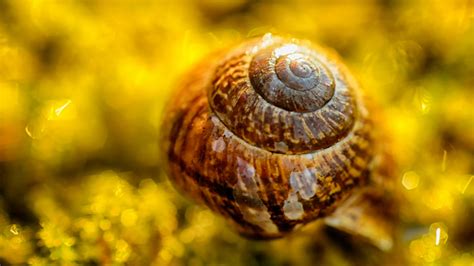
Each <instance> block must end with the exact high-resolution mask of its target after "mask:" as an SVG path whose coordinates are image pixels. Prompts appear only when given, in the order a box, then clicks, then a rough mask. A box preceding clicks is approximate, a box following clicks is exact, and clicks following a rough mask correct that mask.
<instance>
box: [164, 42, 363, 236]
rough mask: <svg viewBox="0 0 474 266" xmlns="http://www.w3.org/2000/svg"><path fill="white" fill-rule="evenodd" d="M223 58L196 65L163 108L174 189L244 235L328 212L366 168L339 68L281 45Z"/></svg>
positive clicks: (313, 52) (354, 100)
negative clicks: (197, 202) (212, 211)
mask: <svg viewBox="0 0 474 266" xmlns="http://www.w3.org/2000/svg"><path fill="white" fill-rule="evenodd" d="M221 56H222V54H217V55H215V57H211V58H209V59H208V60H207V61H203V62H202V64H200V65H198V66H196V68H195V69H193V71H191V72H190V74H189V75H188V79H186V80H185V81H186V83H185V85H184V86H183V87H182V88H181V90H180V91H179V93H180V95H179V97H176V98H175V100H176V102H175V103H174V104H172V105H170V110H169V112H168V113H169V114H170V118H171V120H170V123H169V124H171V129H170V130H169V132H168V134H169V136H168V142H167V143H169V144H170V145H169V146H167V147H168V148H166V149H167V153H168V158H169V161H170V163H169V165H170V177H171V179H172V180H173V181H174V184H175V185H176V186H178V187H179V188H181V189H182V190H183V191H185V192H186V193H187V194H188V195H190V196H192V197H193V198H194V199H197V200H199V201H200V202H203V203H205V204H206V205H207V206H209V207H210V208H211V209H212V210H214V211H215V212H218V213H221V214H222V215H223V216H225V217H227V218H229V220H230V221H231V222H233V223H234V224H235V225H236V227H237V229H238V230H239V231H240V232H241V233H243V234H245V235H248V236H251V237H263V238H269V237H270V238H271V237H278V236H281V235H283V234H284V233H286V232H289V231H291V230H293V228H294V227H295V226H296V225H297V224H302V223H307V222H309V221H312V220H314V219H317V218H319V217H324V216H327V215H329V214H330V213H332V212H333V211H334V209H335V208H337V206H338V204H339V202H341V201H342V200H343V199H345V198H347V197H348V196H349V195H350V194H351V192H352V191H353V190H354V189H355V188H356V187H358V186H361V185H362V184H363V183H364V182H365V181H366V180H367V177H368V171H369V170H368V168H369V166H368V165H369V164H370V162H371V160H372V150H371V143H372V140H371V136H370V131H371V123H370V121H369V119H368V113H367V110H366V109H365V106H364V103H363V101H362V98H361V97H359V95H357V91H356V90H357V88H356V87H355V86H356V85H355V84H354V83H353V82H351V81H350V80H348V79H347V76H349V74H348V72H347V71H346V70H345V69H344V68H343V65H342V63H340V62H338V61H336V59H333V58H332V57H330V56H329V55H327V53H326V52H325V51H322V50H321V51H320V50H318V48H314V47H313V46H311V45H310V44H306V43H301V42H298V41H292V40H291V41H289V40H286V39H282V38H278V37H272V38H265V37H264V38H263V39H256V40H252V41H249V42H246V43H244V44H242V45H241V46H237V47H233V48H232V49H230V50H227V51H225V54H224V55H223V56H222V57H221ZM210 62H211V63H210ZM209 107H210V108H209Z"/></svg>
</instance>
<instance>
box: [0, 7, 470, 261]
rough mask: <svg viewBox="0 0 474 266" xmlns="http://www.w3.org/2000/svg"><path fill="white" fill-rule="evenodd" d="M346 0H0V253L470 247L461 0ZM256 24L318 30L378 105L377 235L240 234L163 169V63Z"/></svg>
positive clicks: (78, 256) (67, 257) (273, 256)
mask: <svg viewBox="0 0 474 266" xmlns="http://www.w3.org/2000/svg"><path fill="white" fill-rule="evenodd" d="M350 3H352V2H349V1H344V2H340V1H335V2H333V1H331V2H330V1H291V2H283V1H281V2H279V1H278V2H270V1H263V0H262V1H246V0H232V1H220V0H204V1H196V2H194V1H186V0H174V1H166V2H165V1H153V2H152V1H92V0H88V1H72V0H67V1H26V0H24V1H23V0H19V1H3V0H1V1H0V264H2V265H3V264H33V265H51V264H61V265H74V264H90V265H95V264H125V263H127V264H130V265H146V264H150V263H153V264H155V265H166V264H171V265H216V264H219V265H260V264H265V265H314V264H318V263H319V264H323V265H380V264H397V263H402V261H404V262H403V263H408V264H410V265H453V266H454V265H456V266H457V265H474V253H473V250H474V225H473V223H472V219H473V217H474V200H473V198H474V184H473V183H474V181H473V176H474V175H473V172H474V156H473V154H474V111H473V110H474V109H473V99H474V26H473V25H474V24H473V19H474V11H473V9H474V4H473V2H472V1H469V0H454V1H441V0H433V1H429V0H412V1H406V0H400V1H395V0H384V1H382V0H380V1H375V0H363V1H359V2H358V3H357V4H355V3H353V4H350ZM266 32H273V33H278V34H283V35H287V36H294V37H299V38H305V39H310V40H312V41H315V42H319V43H322V44H324V45H326V46H330V47H333V48H334V49H335V50H337V51H338V52H339V53H340V54H341V55H342V57H343V58H344V59H345V61H346V62H347V64H348V65H349V67H350V68H351V69H352V70H353V72H354V74H355V75H356V76H357V77H358V79H359V81H360V83H361V84H362V85H363V87H364V88H365V89H366V90H367V91H368V93H369V94H370V95H371V96H372V97H373V98H374V99H375V100H376V101H377V103H378V104H379V105H380V106H381V107H382V109H383V110H384V117H385V119H384V122H385V123H386V125H384V126H386V127H387V128H388V133H389V136H390V142H387V145H389V147H390V150H391V151H392V152H393V155H394V158H395V161H396V162H397V164H398V165H399V169H400V171H399V173H398V176H397V180H398V184H399V187H400V190H401V191H402V194H403V197H404V203H403V204H402V206H401V207H402V209H401V222H400V225H399V227H400V236H399V238H400V247H399V248H396V249H395V250H394V251H393V252H392V253H387V254H383V253H381V252H379V251H376V250H373V249H372V248H371V247H370V246H368V245H365V244H363V243H358V242H357V241H351V240H350V239H347V236H344V235H341V234H340V233H338V232H334V231H332V230H330V229H327V228H326V229H321V228H320V227H321V225H320V224H318V223H314V224H312V225H310V226H307V227H305V228H304V229H303V230H302V231H298V232H295V233H294V234H293V235H291V236H289V237H288V238H285V239H281V240H276V241H270V242H258V241H250V240H245V239H242V238H241V237H239V236H238V235H236V234H235V233H234V232H232V231H231V230H230V229H229V228H228V227H227V226H226V225H225V223H224V222H223V221H222V220H221V218H219V217H216V216H214V215H213V214H212V213H211V212H210V211H208V210H206V209H203V208H201V207H198V206H195V205H193V204H192V203H189V202H188V201H187V200H185V199H183V198H181V197H180V196H179V195H178V193H176V192H175V191H174V190H173V189H172V188H171V187H170V185H169V184H168V183H167V181H166V177H165V175H164V174H163V173H162V171H161V168H160V164H159V162H160V158H159V143H157V139H158V134H159V126H160V121H161V116H162V113H161V110H162V108H163V105H164V104H165V102H166V99H167V97H168V96H169V93H170V91H171V90H172V88H173V85H174V84H176V81H177V80H178V77H179V75H180V74H181V73H183V71H184V70H185V69H186V68H188V67H189V66H190V65H191V64H192V63H194V62H195V61H196V60H198V59H199V58H202V57H204V56H205V55H206V54H207V53H208V52H210V51H212V50H214V49H217V48H219V47H222V46H224V45H226V44H230V43H235V42H239V41H242V40H243V39H245V38H247V37H251V36H258V35H261V34H263V33H266ZM308 234H311V235H312V236H311V237H308ZM395 258H396V259H395Z"/></svg>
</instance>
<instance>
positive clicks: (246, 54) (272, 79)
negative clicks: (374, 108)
mask: <svg viewBox="0 0 474 266" xmlns="http://www.w3.org/2000/svg"><path fill="white" fill-rule="evenodd" d="M243 50H244V51H243ZM336 64H337V63H336V62H332V61H331V60H330V59H329V58H327V57H326V56H325V55H324V53H322V54H321V53H318V52H317V51H315V50H314V48H313V47H309V46H306V45H304V44H301V43H297V42H296V41H295V42H284V41H283V39H279V38H272V39H270V41H267V42H263V43H258V44H255V46H253V47H251V46H250V47H248V48H247V49H236V52H234V53H232V52H231V53H230V55H229V57H228V58H227V59H225V60H224V62H223V63H222V64H221V65H219V66H218V67H217V70H216V74H215V78H214V81H213V84H212V86H211V87H210V91H209V100H210V105H211V108H212V109H213V111H214V112H215V113H216V114H217V116H218V117H219V118H220V120H221V121H222V122H223V123H224V124H225V125H226V126H227V127H228V128H229V129H230V130H231V131H232V132H233V133H235V134H236V135H237V136H239V137H240V138H242V139H244V140H245V141H246V142H248V143H250V144H252V145H254V146H257V147H260V148H263V149H265V150H268V151H270V152H276V153H284V154H301V153H309V152H314V151H316V150H319V149H324V148H327V147H329V146H331V145H333V144H334V143H336V142H337V141H338V140H340V139H341V138H343V137H345V136H346V135H347V134H348V133H349V132H350V130H351V128H352V126H353V124H354V118H355V116H356V114H355V112H356V111H357V110H356V107H355V102H354V95H353V92H352V91H351V88H350V86H349V84H348V82H347V81H346V80H345V77H344V74H343V73H342V72H341V70H340V69H339V68H338V67H337V66H336Z"/></svg>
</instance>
